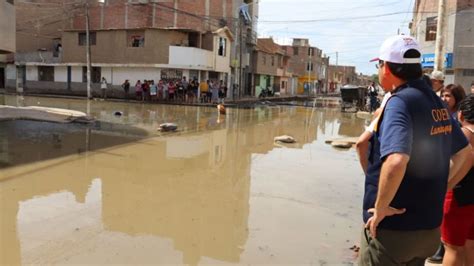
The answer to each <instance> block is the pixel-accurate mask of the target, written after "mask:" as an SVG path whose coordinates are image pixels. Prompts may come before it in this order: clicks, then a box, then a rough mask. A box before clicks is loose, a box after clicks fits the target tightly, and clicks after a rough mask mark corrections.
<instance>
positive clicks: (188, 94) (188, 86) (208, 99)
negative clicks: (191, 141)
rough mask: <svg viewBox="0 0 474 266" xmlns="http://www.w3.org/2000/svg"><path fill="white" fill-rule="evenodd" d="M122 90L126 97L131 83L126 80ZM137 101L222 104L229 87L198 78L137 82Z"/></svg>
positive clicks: (214, 81)
mask: <svg viewBox="0 0 474 266" xmlns="http://www.w3.org/2000/svg"><path fill="white" fill-rule="evenodd" d="M122 88H123V90H124V92H125V95H126V97H128V95H129V93H130V82H129V80H125V82H124V83H123V84H122ZM134 89H135V99H136V100H138V101H147V102H157V101H168V102H177V103H178V102H179V103H197V102H201V103H221V102H224V99H225V98H226V96H227V86H226V85H225V83H224V82H223V81H222V80H221V81H217V80H213V81H210V80H207V81H203V82H199V81H198V80H197V79H196V78H194V79H191V80H189V81H188V80H187V79H186V77H183V78H182V79H180V80H169V81H166V80H161V79H160V80H159V81H158V82H155V81H154V80H143V82H142V81H141V80H137V82H136V83H135V86H134Z"/></svg>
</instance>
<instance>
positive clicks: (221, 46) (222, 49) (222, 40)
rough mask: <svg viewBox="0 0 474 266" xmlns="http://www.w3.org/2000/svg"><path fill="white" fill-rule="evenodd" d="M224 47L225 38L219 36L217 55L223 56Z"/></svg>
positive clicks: (225, 43) (225, 46) (225, 44)
mask: <svg viewBox="0 0 474 266" xmlns="http://www.w3.org/2000/svg"><path fill="white" fill-rule="evenodd" d="M226 48H227V39H226V38H222V37H220V38H219V50H218V55H220V56H225V55H226Z"/></svg>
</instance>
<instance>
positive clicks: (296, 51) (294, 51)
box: [293, 47, 298, 55]
mask: <svg viewBox="0 0 474 266" xmlns="http://www.w3.org/2000/svg"><path fill="white" fill-rule="evenodd" d="M293 55H298V47H293Z"/></svg>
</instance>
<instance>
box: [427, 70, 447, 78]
mask: <svg viewBox="0 0 474 266" xmlns="http://www.w3.org/2000/svg"><path fill="white" fill-rule="evenodd" d="M430 78H431V79H434V80H444V74H443V72H441V71H439V70H435V71H433V72H431V75H430Z"/></svg>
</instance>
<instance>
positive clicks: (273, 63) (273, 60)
mask: <svg viewBox="0 0 474 266" xmlns="http://www.w3.org/2000/svg"><path fill="white" fill-rule="evenodd" d="M274 65H275V57H274V56H272V66H274Z"/></svg>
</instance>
